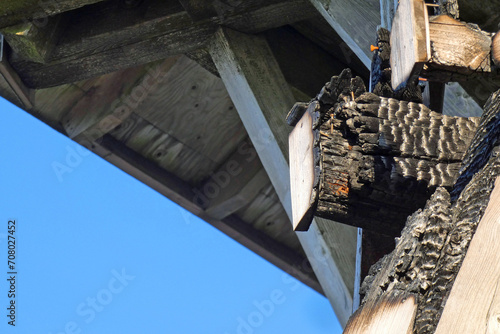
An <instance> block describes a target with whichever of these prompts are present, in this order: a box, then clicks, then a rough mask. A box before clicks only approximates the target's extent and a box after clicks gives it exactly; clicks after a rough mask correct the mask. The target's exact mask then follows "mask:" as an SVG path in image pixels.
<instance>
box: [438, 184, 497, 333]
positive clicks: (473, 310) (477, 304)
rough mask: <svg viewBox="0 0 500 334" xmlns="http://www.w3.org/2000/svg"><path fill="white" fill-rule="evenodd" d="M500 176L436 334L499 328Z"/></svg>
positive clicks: (486, 331) (478, 331) (494, 330)
mask: <svg viewBox="0 0 500 334" xmlns="http://www.w3.org/2000/svg"><path fill="white" fill-rule="evenodd" d="M499 222H500V179H498V178H497V179H496V181H495V187H494V188H493V191H492V192H491V195H490V199H489V202H488V206H487V207H486V211H485V212H484V215H483V217H482V218H481V221H480V222H479V225H478V227H477V230H476V233H475V234H474V237H473V238H472V241H471V242H470V246H469V248H468V249H467V254H466V256H465V259H464V262H463V264H462V267H461V268H460V271H459V272H458V275H457V278H456V280H455V283H454V284H453V288H452V289H451V292H450V296H449V297H448V300H447V301H446V305H445V308H444V310H443V314H442V316H441V319H440V320H439V324H438V326H437V329H436V334H445V333H485V334H486V333H498V331H499V330H500V321H499V320H500V318H499V317H500V291H499V290H498V288H499V287H500V286H499V285H500V279H499V277H500V261H499V258H498V254H500V243H499V242H498V240H499V238H500V224H499Z"/></svg>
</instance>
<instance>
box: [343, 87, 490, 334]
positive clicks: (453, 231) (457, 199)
mask: <svg viewBox="0 0 500 334" xmlns="http://www.w3.org/2000/svg"><path fill="white" fill-rule="evenodd" d="M499 114H500V91H498V92H496V93H495V94H493V95H492V97H491V98H490V100H489V102H488V104H487V106H486V107H485V112H484V115H483V117H482V118H481V122H480V125H479V127H478V129H477V132H476V134H475V136H474V139H473V140H472V142H471V144H470V146H469V148H468V150H467V153H466V155H465V158H464V160H463V163H462V167H461V174H460V176H459V178H458V180H457V182H456V184H455V186H454V188H453V191H452V192H451V195H450V193H449V192H448V191H447V190H446V189H444V188H442V187H439V188H437V190H436V191H435V193H434V194H433V195H432V197H431V199H430V200H429V201H427V203H426V206H425V208H424V209H423V210H419V211H417V212H415V213H414V214H412V215H411V216H410V217H409V218H408V221H407V224H406V226H405V228H404V229H403V231H402V233H401V237H400V238H398V239H397V244H396V248H395V250H394V251H393V252H392V253H391V254H389V255H388V256H386V257H384V258H383V259H382V260H381V261H380V262H379V263H377V264H376V265H375V266H373V267H372V268H371V270H370V274H369V276H368V277H367V278H366V279H365V281H364V283H363V287H362V289H363V290H364V291H365V292H366V297H365V299H364V300H363V306H362V307H361V308H360V309H359V310H358V311H357V313H356V314H354V315H353V317H352V318H351V319H350V321H349V324H348V326H347V328H349V329H352V330H353V333H357V332H360V333H362V329H363V328H362V326H364V325H363V324H366V323H370V322H371V321H372V314H379V313H378V312H379V310H384V309H385V308H386V306H385V305H386V302H385V300H387V299H388V298H389V299H397V298H400V297H410V296H412V297H411V298H414V300H415V304H416V315H415V321H410V326H409V329H410V331H409V332H410V333H416V334H424V333H439V334H441V333H496V332H497V331H498V312H499V308H498V299H499V298H498V293H497V292H498V290H497V288H498V285H499V284H498V277H499V275H500V266H499V264H498V263H499V262H498V251H499V250H498V249H497V248H498V245H497V244H498V242H496V236H497V235H498V234H499V233H500V228H499V227H498V226H497V225H498V217H499V210H498V200H499V198H500V190H499V186H500V185H499V183H500V182H499V181H498V177H499V175H500V159H499V155H498V152H499V146H498V137H499V135H500V126H499V125H500V118H499V117H498V116H499ZM478 226H479V228H478ZM476 230H477V233H476ZM471 239H472V243H471ZM464 258H465V260H464ZM457 275H458V276H457ZM450 291H451V293H450ZM400 301H404V299H400ZM443 301H444V302H443ZM401 307H403V308H404V306H403V305H401V304H399V307H398V309H400V310H401V313H399V316H398V319H400V320H401V319H404V318H406V319H410V318H411V317H410V315H411V314H412V313H413V312H415V310H414V308H408V309H406V310H404V309H401ZM365 308H366V310H364V309H365ZM386 316H387V319H385V315H382V318H383V319H382V320H384V321H387V320H391V319H393V318H394V317H393V315H392V314H391V313H390V312H389V313H387V314H386ZM376 318H378V317H376ZM376 318H375V319H376ZM438 323H439V324H438ZM396 326H398V325H396V323H392V324H389V325H388V327H387V328H385V329H384V333H386V332H387V333H392V329H393V328H399V327H396ZM436 328H437V329H436ZM354 330H358V331H354ZM403 332H405V331H403Z"/></svg>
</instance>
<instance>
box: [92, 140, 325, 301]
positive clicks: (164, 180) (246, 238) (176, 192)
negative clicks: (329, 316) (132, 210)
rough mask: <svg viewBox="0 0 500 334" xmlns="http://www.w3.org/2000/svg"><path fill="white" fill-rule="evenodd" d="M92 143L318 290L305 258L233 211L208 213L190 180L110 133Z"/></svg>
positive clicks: (108, 157)
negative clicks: (220, 214)
mask: <svg viewBox="0 0 500 334" xmlns="http://www.w3.org/2000/svg"><path fill="white" fill-rule="evenodd" d="M92 145H93V147H91V146H89V147H88V148H89V149H91V150H92V151H93V152H95V153H96V154H98V155H100V156H101V157H102V158H104V159H105V160H107V161H109V162H110V163H112V164H114V165H115V166H116V167H118V168H120V169H121V170H123V171H124V172H126V173H128V174H129V175H131V176H132V177H134V178H136V179H138V180H139V181H141V182H143V183H144V184H146V185H147V186H149V187H151V188H152V189H154V190H156V191H158V192H159V193H160V194H162V195H164V196H166V197H167V198H169V199H171V200H172V201H174V202H175V203H177V204H179V205H180V206H182V207H183V208H185V209H186V210H188V211H190V212H191V213H193V214H194V215H196V216H198V217H200V218H201V219H203V220H205V221H206V222H208V223H209V224H211V225H213V226H214V227H215V228H217V229H219V230H220V231H222V232H223V233H225V234H226V235H228V236H229V237H231V238H233V239H234V240H236V241H237V242H239V243H240V244H242V245H243V246H245V247H247V248H248V249H250V250H252V251H253V252H255V253H256V254H258V255H260V256H262V257H263V258H265V259H266V260H268V261H269V262H271V263H272V264H274V265H276V266H277V267H278V268H281V269H282V270H284V271H285V272H287V273H289V274H290V275H292V276H294V277H296V278H297V279H298V280H300V281H302V282H303V283H304V284H306V285H309V286H310V287H311V288H313V289H315V290H316V291H318V292H319V293H322V290H321V286H320V285H319V283H318V281H317V279H316V277H315V275H314V273H313V272H312V271H311V270H310V266H309V264H308V261H307V259H306V258H305V257H304V256H303V255H302V254H300V253H298V252H296V251H295V250H293V249H291V248H289V247H287V246H284V245H283V244H281V243H279V242H276V241H275V240H274V239H273V238H271V237H269V236H268V235H266V234H265V233H263V232H260V231H259V230H256V229H254V228H252V226H251V225H250V224H248V223H247V222H244V221H242V220H241V219H240V218H239V217H237V216H235V215H231V216H228V217H226V218H224V219H222V220H219V219H214V218H212V217H210V216H209V215H207V214H206V213H205V212H204V211H203V209H202V208H201V207H199V206H198V205H197V204H196V203H195V202H193V201H192V199H193V198H194V195H195V193H194V192H193V187H192V186H191V185H190V184H188V183H186V182H183V181H182V180H180V179H179V178H177V177H176V176H175V175H173V174H171V173H169V172H167V171H165V170H164V169H162V168H160V167H158V166H157V165H156V164H154V163H152V162H150V161H148V160H146V159H144V158H143V157H142V156H140V155H138V154H137V153H135V152H134V151H133V150H131V149H129V148H127V147H125V146H124V145H123V144H121V143H120V142H118V141H117V140H115V139H113V137H111V136H110V135H106V136H104V137H103V138H102V139H101V140H100V141H99V143H97V142H94V143H92Z"/></svg>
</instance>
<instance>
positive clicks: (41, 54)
mask: <svg viewBox="0 0 500 334" xmlns="http://www.w3.org/2000/svg"><path fill="white" fill-rule="evenodd" d="M68 20H69V17H68V16H67V15H64V14H60V15H56V16H54V17H50V18H48V19H47V24H45V25H43V26H41V27H39V26H37V25H36V24H35V23H33V22H29V21H27V22H24V23H20V24H17V25H14V26H10V27H7V28H3V29H1V30H0V32H1V33H2V34H3V35H4V37H5V39H6V40H7V42H8V43H9V46H10V47H11V48H12V50H13V51H14V52H16V53H17V54H18V55H19V56H20V57H21V58H22V59H25V60H28V61H33V62H38V63H45V62H46V61H47V60H48V59H49V58H50V56H51V54H52V51H53V50H54V48H55V46H56V44H57V42H58V40H59V37H60V36H61V35H62V33H63V30H64V29H65V27H66V24H67V21H68Z"/></svg>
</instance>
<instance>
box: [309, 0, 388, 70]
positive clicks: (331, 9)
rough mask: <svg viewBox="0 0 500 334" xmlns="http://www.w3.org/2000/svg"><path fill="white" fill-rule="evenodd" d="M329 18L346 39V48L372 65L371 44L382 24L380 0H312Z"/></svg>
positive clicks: (338, 32) (322, 13) (327, 18)
mask: <svg viewBox="0 0 500 334" xmlns="http://www.w3.org/2000/svg"><path fill="white" fill-rule="evenodd" d="M310 1H311V2H312V4H313V5H314V6H315V7H316V9H317V10H318V11H319V12H320V13H321V15H323V17H324V18H325V20H326V21H327V22H328V23H329V24H330V25H331V26H332V27H333V28H334V29H335V31H336V32H337V34H339V36H340V37H341V38H342V39H343V40H344V43H345V45H346V46H347V48H346V51H347V52H349V51H348V50H349V49H350V50H352V52H354V54H355V55H356V56H357V57H358V58H359V59H360V60H361V62H363V64H365V66H366V67H367V68H370V63H371V60H370V59H371V54H370V44H372V43H374V42H375V33H376V31H377V25H378V24H380V6H379V1H378V0H354V1H352V0H351V1H348V0H340V1H339V0H310Z"/></svg>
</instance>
